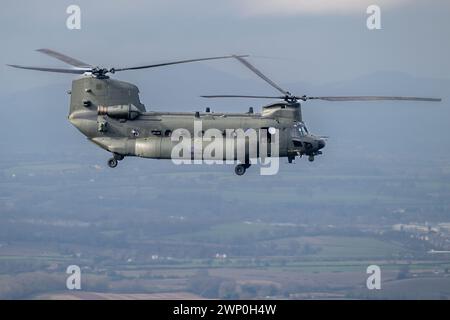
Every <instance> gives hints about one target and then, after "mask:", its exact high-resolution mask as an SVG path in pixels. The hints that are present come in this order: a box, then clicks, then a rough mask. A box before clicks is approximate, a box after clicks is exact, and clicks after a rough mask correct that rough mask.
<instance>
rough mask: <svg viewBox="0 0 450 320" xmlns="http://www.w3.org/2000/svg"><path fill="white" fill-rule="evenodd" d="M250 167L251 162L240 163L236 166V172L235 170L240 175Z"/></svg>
mask: <svg viewBox="0 0 450 320" xmlns="http://www.w3.org/2000/svg"><path fill="white" fill-rule="evenodd" d="M248 168H250V164H238V165H237V166H236V167H235V168H234V172H235V173H236V174H237V175H238V176H242V175H243V174H244V173H245V171H246V170H247V169H248Z"/></svg>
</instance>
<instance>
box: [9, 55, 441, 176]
mask: <svg viewBox="0 0 450 320" xmlns="http://www.w3.org/2000/svg"><path fill="white" fill-rule="evenodd" d="M37 51H39V52H41V53H43V54H46V55H49V56H51V57H53V58H56V59H58V60H60V61H63V62H65V63H67V64H69V65H71V68H46V67H29V66H22V65H15V64H14V65H9V66H11V67H15V68H21V69H29V70H38V71H47V72H58V73H69V74H80V75H82V77H80V78H78V79H75V80H73V81H72V89H71V91H70V94H71V99H70V111H69V121H70V122H71V123H72V124H73V125H74V126H75V127H76V128H77V129H78V130H79V131H80V132H81V133H82V134H84V135H85V136H86V137H87V138H88V139H89V140H90V141H92V142H94V143H95V144H96V145H98V146H99V147H101V148H103V149H105V150H106V151H108V152H111V153H112V158H110V159H109V160H108V166H109V167H111V168H115V167H116V166H117V164H118V161H121V160H123V159H124V158H125V157H127V156H137V157H143V158H151V159H172V150H173V147H174V145H175V144H176V143H177V142H176V141H173V139H171V135H172V133H173V132H174V131H175V130H177V129H180V128H183V129H187V130H188V131H189V132H190V133H191V134H192V133H193V131H194V122H195V121H198V120H201V121H202V126H203V129H204V130H208V129H211V128H213V129H218V130H221V131H223V132H224V137H225V140H226V139H235V137H233V136H226V135H225V131H226V130H230V129H231V130H233V129H234V130H240V129H243V130H247V129H249V128H252V129H254V130H256V131H260V130H266V131H267V132H268V133H267V135H268V137H266V138H267V140H270V135H271V134H272V132H273V129H275V130H276V131H277V132H278V133H279V146H278V157H280V158H287V160H288V162H289V163H292V161H293V160H294V159H295V157H297V156H299V157H301V156H303V155H305V156H307V157H308V159H309V161H314V158H315V156H317V155H320V154H322V151H321V149H323V148H324V147H325V138H323V137H320V136H316V135H313V134H311V133H310V132H309V131H308V129H307V128H306V125H305V123H304V121H303V118H302V113H301V104H300V102H299V101H302V102H306V101H308V100H324V101H374V100H376V101H379V100H395V101H429V102H438V101H441V99H435V98H418V97H387V96H322V97H314V96H306V95H303V96H296V95H293V94H291V93H290V92H289V91H286V90H284V89H283V88H281V87H280V86H279V85H277V84H276V83H275V82H274V81H272V80H271V79H269V78H268V77H267V76H265V75H264V74H263V73H262V72H261V71H259V70H258V69H257V68H256V67H254V66H253V65H252V64H251V63H250V62H249V61H248V60H247V59H245V58H246V57H247V56H243V55H230V56H220V57H206V58H198V59H188V60H177V61H169V62H165V63H157V64H149V65H143V66H136V67H124V68H110V69H106V68H103V67H97V66H93V65H91V64H88V63H85V62H82V61H80V60H77V59H74V58H72V57H69V56H67V55H64V54H62V53H59V52H56V51H54V50H50V49H39V50H37ZM228 58H234V59H236V60H237V61H239V62H240V63H242V64H243V65H244V66H245V67H247V68H248V69H250V70H251V71H253V72H254V73H255V74H256V75H258V76H259V77H260V78H261V79H263V80H264V81H266V82H267V83H268V84H269V85H270V86H272V87H273V88H274V89H276V90H277V91H279V92H280V95H278V96H257V95H208V96H202V97H204V98H258V99H260V98H262V99H277V100H278V101H277V102H274V103H271V104H269V105H266V106H263V107H262V111H261V112H260V113H254V111H253V108H249V111H248V112H246V113H216V112H211V111H210V109H209V108H206V110H205V112H190V113H188V112H159V111H147V110H146V109H145V106H144V105H143V104H142V103H141V101H140V100H139V89H138V88H137V87H136V86H135V85H133V84H131V83H127V82H123V81H119V80H114V79H111V78H110V77H109V76H108V74H114V73H116V72H120V71H127V70H139V69H147V68H156V67H162V66H169V65H175V64H181V63H190V62H196V61H207V60H217V59H228ZM271 129H272V130H271ZM259 138H260V136H259V137H258V139H259ZM267 140H266V141H267ZM203 143H205V142H203ZM259 143H260V141H258V145H259ZM225 145H227V143H225ZM232 145H233V146H234V147H233V148H236V147H235V146H236V145H235V144H232ZM225 154H227V155H229V153H225V152H224V155H225ZM231 154H232V159H229V158H226V159H225V158H224V160H235V161H237V162H238V163H237V165H236V167H235V173H236V174H237V175H243V174H244V173H245V172H246V169H248V168H249V167H250V164H251V162H250V159H249V157H250V154H249V150H248V149H246V150H245V158H244V159H245V160H244V161H238V160H240V159H238V156H237V150H232V152H231ZM268 154H269V156H270V150H269V153H268ZM184 157H186V158H189V159H192V158H193V157H194V155H193V153H189V154H185V155H184ZM257 157H262V154H260V148H257ZM203 160H207V159H205V158H204V159H203Z"/></svg>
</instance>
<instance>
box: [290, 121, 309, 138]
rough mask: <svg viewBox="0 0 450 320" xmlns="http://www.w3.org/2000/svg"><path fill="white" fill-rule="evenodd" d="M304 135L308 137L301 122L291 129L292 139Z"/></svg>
mask: <svg viewBox="0 0 450 320" xmlns="http://www.w3.org/2000/svg"><path fill="white" fill-rule="evenodd" d="M306 135H308V129H307V128H306V126H305V124H304V123H303V122H296V123H295V124H294V126H293V127H292V137H293V138H296V137H297V138H300V137H303V136H306Z"/></svg>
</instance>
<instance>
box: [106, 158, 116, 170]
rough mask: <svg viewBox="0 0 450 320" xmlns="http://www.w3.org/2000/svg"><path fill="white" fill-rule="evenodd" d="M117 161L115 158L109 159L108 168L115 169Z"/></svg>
mask: <svg viewBox="0 0 450 320" xmlns="http://www.w3.org/2000/svg"><path fill="white" fill-rule="evenodd" d="M117 164H118V161H117V160H116V159H115V158H111V159H109V160H108V166H109V167H110V168H115V167H117Z"/></svg>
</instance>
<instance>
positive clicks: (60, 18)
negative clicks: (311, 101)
mask: <svg viewBox="0 0 450 320" xmlns="http://www.w3.org/2000/svg"><path fill="white" fill-rule="evenodd" d="M70 4H77V5H79V6H80V7H81V30H69V29H67V28H66V19H67V17H68V14H66V8H67V6H68V5H70ZM370 4H378V5H379V6H380V7H381V10H382V16H381V18H382V30H375V31H369V30H368V29H367V28H366V19H367V17H368V15H367V13H366V9H367V6H368V5H370ZM1 6H2V9H1V10H0V36H1V42H2V50H1V52H0V62H1V66H0V70H1V74H2V76H1V78H0V86H1V91H0V93H3V94H4V93H8V92H13V91H17V90H23V89H27V88H28V87H33V86H39V85H45V84H48V83H56V82H58V81H61V80H62V79H67V78H70V77H71V76H67V75H53V74H37V73H33V75H31V74H30V73H28V72H26V71H21V70H11V69H9V68H7V67H5V66H4V64H5V63H17V64H30V65H45V66H61V63H60V62H58V61H56V60H55V61H53V60H52V59H50V58H48V57H45V56H43V55H41V54H39V53H36V52H33V50H34V49H37V48H43V47H47V48H53V49H55V50H57V51H61V52H64V53H70V54H71V55H73V56H75V57H77V58H79V59H80V60H82V61H86V62H89V63H93V64H105V65H106V66H121V65H135V64H139V63H142V62H146V63H147V62H154V61H162V60H168V59H172V58H191V57H201V56H205V55H206V56H208V55H217V54H228V53H248V54H251V55H253V56H254V57H253V58H252V59H253V61H255V63H256V64H257V65H258V66H260V67H261V68H262V69H263V70H265V71H266V72H267V73H268V74H270V75H271V76H272V77H274V78H275V79H277V80H278V81H279V82H281V83H289V82H297V81H305V82H310V83H313V84H321V83H326V82H335V81H339V80H341V79H343V80H348V79H352V78H356V77H358V76H361V75H365V74H370V73H373V72H378V71H398V72H406V73H409V74H411V75H413V76H417V77H429V78H449V77H450V62H449V57H450V37H449V35H450V19H449V18H450V2H449V1H448V0H433V1H423V0H422V1H420V0H378V1H375V0H370V1H367V0H340V1H336V0H329V1H328V0H315V1H311V0H229V1H223V0H222V1H213V0H190V1H189V0H158V1H156V0H155V1H143V0H141V1H106V0H105V1H75V0H71V1H23V0H6V1H5V0H4V1H2V3H1ZM263 57H271V58H273V59H268V58H263ZM231 63H232V62H228V61H227V62H214V63H208V65H210V66H212V67H214V68H219V69H221V70H224V71H227V72H233V73H235V72H236V74H237V75H238V76H242V77H247V76H250V75H249V73H248V72H247V71H245V70H242V68H241V69H239V68H235V67H234V66H231ZM140 72H143V71H140Z"/></svg>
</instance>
